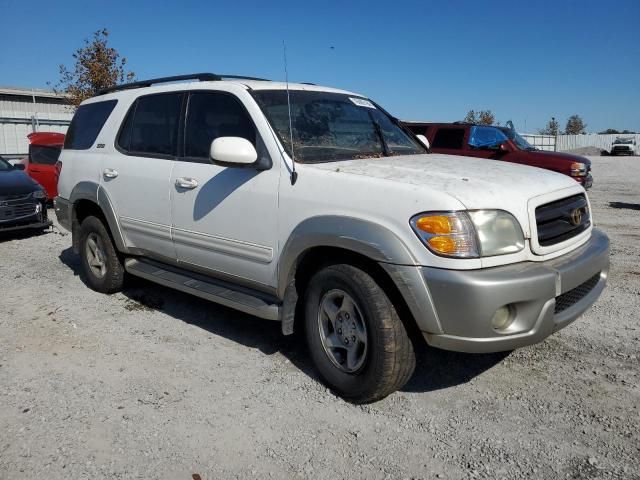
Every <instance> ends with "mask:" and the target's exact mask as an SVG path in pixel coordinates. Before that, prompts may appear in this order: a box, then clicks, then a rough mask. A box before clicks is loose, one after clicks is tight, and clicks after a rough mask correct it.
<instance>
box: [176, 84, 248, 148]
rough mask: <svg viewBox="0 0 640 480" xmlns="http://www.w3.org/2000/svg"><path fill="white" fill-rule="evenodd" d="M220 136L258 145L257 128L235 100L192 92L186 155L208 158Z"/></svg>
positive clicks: (186, 128) (189, 106) (221, 94)
mask: <svg viewBox="0 0 640 480" xmlns="http://www.w3.org/2000/svg"><path fill="white" fill-rule="evenodd" d="M218 137H242V138H246V139H247V140H249V141H250V142H251V143H252V144H253V145H254V146H255V145H256V128H255V126H254V124H253V122H252V120H251V118H250V117H249V114H248V113H247V112H246V110H245V109H244V106H243V105H242V103H241V102H240V100H238V99H237V98H236V97H234V96H233V95H230V94H226V93H217V92H203V93H192V94H191V95H190V96H189V105H188V107H187V121H186V126H185V138H184V150H185V151H184V155H185V156H186V157H196V158H207V159H208V158H209V148H210V147H211V142H213V141H214V140H215V139H216V138H218Z"/></svg>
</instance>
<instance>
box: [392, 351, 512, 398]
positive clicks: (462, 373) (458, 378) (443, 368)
mask: <svg viewBox="0 0 640 480" xmlns="http://www.w3.org/2000/svg"><path fill="white" fill-rule="evenodd" d="M510 353H511V352H498V353H459V352H448V351H446V350H440V349H437V348H430V347H429V346H427V345H426V344H424V343H422V344H419V345H418V347H417V348H416V370H415V372H414V374H413V376H412V377H411V380H409V382H408V383H407V384H406V385H405V386H404V387H403V388H402V391H404V392H432V391H435V390H441V389H443V388H449V387H455V386H456V385H461V384H463V383H467V382H469V381H470V380H472V379H473V378H475V377H477V376H478V375H480V374H481V373H483V372H485V371H487V370H489V369H490V368H493V367H494V366H496V365H497V364H498V363H500V362H501V361H502V360H504V359H505V358H506V357H507V356H509V354H510Z"/></svg>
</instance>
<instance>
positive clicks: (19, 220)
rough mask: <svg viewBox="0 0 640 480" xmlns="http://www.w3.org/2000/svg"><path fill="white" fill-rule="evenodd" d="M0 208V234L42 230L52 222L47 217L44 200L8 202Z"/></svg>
mask: <svg viewBox="0 0 640 480" xmlns="http://www.w3.org/2000/svg"><path fill="white" fill-rule="evenodd" d="M6 203H7V205H3V206H0V233H4V232H14V231H16V230H29V229H40V230H42V229H44V228H47V227H50V226H51V225H52V224H53V222H51V220H49V218H48V215H47V206H46V203H45V200H35V201H34V200H30V201H24V200H19V201H15V202H12V201H9V202H6Z"/></svg>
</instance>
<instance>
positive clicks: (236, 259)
mask: <svg viewBox="0 0 640 480" xmlns="http://www.w3.org/2000/svg"><path fill="white" fill-rule="evenodd" d="M186 111H187V114H186V119H185V134H184V156H183V157H182V158H181V159H179V160H177V161H175V162H174V167H173V172H172V175H171V206H172V218H173V226H172V235H173V240H174V244H175V248H176V253H177V257H178V260H179V261H180V262H183V263H185V266H192V267H199V268H204V269H206V270H208V271H210V272H211V273H214V274H218V275H219V276H221V277H223V278H229V279H232V280H234V279H235V280H237V281H240V282H241V283H242V282H243V281H244V283H247V284H251V285H253V286H255V284H262V285H272V284H273V282H274V278H275V272H276V264H277V262H276V261H275V259H276V258H277V257H276V255H277V249H278V243H277V208H278V179H279V169H278V163H277V162H274V165H273V167H272V168H271V169H269V170H264V171H258V170H256V169H254V168H235V167H223V166H218V165H214V164H212V163H211V162H210V160H209V148H210V145H211V142H212V141H213V140H214V139H215V138H218V137H242V138H246V139H247V140H249V141H250V142H252V143H253V144H254V146H255V147H256V150H257V151H258V155H259V156H264V155H268V152H267V150H266V148H265V146H264V143H263V141H262V139H261V137H260V134H259V133H258V132H257V130H256V127H255V125H254V123H253V121H252V120H251V117H250V115H249V114H248V113H247V110H246V109H245V107H244V105H243V104H242V102H241V101H240V100H239V99H238V98H237V97H236V96H235V95H233V94H231V93H227V92H222V91H219V92H212V91H201V92H192V93H190V95H189V99H188V104H187V109H186Z"/></svg>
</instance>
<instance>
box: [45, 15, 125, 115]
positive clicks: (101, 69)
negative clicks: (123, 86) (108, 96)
mask: <svg viewBox="0 0 640 480" xmlns="http://www.w3.org/2000/svg"><path fill="white" fill-rule="evenodd" d="M108 39H109V32H108V30H107V29H106V28H103V29H102V30H98V31H96V32H94V34H93V39H92V40H91V41H89V40H88V39H85V40H84V47H82V48H79V49H78V50H76V51H75V53H74V54H73V55H72V56H73V58H74V60H75V64H74V65H73V67H71V68H67V67H66V66H65V65H60V81H59V82H58V83H57V84H56V86H55V87H54V91H55V92H56V93H64V94H66V97H67V99H68V101H69V104H70V105H72V106H74V107H77V106H78V105H80V103H82V101H83V100H85V99H87V98H90V97H93V96H94V95H95V94H96V93H97V92H98V91H99V90H101V89H103V88H107V87H111V86H113V85H117V84H119V83H125V82H130V81H132V80H133V79H134V78H135V73H133V72H131V71H125V65H126V63H127V59H126V58H124V57H121V56H120V54H119V53H118V52H117V51H116V49H115V48H112V47H109V45H108Z"/></svg>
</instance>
